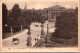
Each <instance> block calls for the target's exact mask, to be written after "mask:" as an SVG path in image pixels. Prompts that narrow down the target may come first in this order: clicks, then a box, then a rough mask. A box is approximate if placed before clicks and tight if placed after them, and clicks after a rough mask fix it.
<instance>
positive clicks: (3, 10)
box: [2, 3, 8, 31]
mask: <svg viewBox="0 0 80 53" xmlns="http://www.w3.org/2000/svg"><path fill="white" fill-rule="evenodd" d="M7 14H8V10H7V7H6V5H5V4H4V3H3V4H2V28H3V31H4V30H5V24H7Z"/></svg>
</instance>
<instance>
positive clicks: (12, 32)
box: [11, 27, 13, 36]
mask: <svg viewBox="0 0 80 53" xmlns="http://www.w3.org/2000/svg"><path fill="white" fill-rule="evenodd" d="M11 36H13V29H12V27H11Z"/></svg>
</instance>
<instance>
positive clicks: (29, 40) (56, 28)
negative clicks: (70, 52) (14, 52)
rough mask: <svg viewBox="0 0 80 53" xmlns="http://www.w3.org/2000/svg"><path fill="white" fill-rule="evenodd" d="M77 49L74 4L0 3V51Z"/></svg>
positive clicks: (57, 2) (76, 14)
mask: <svg viewBox="0 0 80 53" xmlns="http://www.w3.org/2000/svg"><path fill="white" fill-rule="evenodd" d="M68 47H78V2H73V1H70V2H59V1H54V2H39V1H38V2H28V1H24V2H2V48H8V49H28V48H32V49H33V48H36V49H37V48H40V49H42V48H49V49H51V48H68Z"/></svg>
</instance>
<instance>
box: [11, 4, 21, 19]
mask: <svg viewBox="0 0 80 53" xmlns="http://www.w3.org/2000/svg"><path fill="white" fill-rule="evenodd" d="M20 15H21V9H20V8H19V5H18V4H15V5H14V6H13V8H12V17H13V18H15V20H17V18H18V17H19V16H20Z"/></svg>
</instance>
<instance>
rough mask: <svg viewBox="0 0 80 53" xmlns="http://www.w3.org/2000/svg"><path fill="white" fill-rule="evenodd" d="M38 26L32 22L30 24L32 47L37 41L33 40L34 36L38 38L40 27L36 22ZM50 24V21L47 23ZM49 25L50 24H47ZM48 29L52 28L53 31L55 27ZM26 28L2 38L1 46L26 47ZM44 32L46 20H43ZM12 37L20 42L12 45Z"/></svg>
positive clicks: (45, 30)
mask: <svg viewBox="0 0 80 53" xmlns="http://www.w3.org/2000/svg"><path fill="white" fill-rule="evenodd" d="M37 24H38V25H39V26H38V27H35V26H34V23H32V24H31V26H30V29H31V30H30V31H31V38H32V39H31V43H32V46H31V47H33V46H34V45H35V43H36V42H37V41H35V38H38V39H39V40H40V35H41V27H40V24H39V23H37ZM49 24H50V23H49ZM49 26H50V25H49ZM50 30H52V31H53V32H54V30H55V28H53V29H52V28H51V29H50ZM27 32H28V30H27V29H25V30H24V31H21V33H18V34H16V35H13V36H12V37H9V38H6V39H3V41H2V45H3V47H7V48H27V45H26V44H27V41H26V40H27V38H28V36H29V35H28V34H27ZM44 32H45V34H46V32H47V22H45V24H44ZM13 38H18V39H19V41H20V43H19V44H17V45H14V43H13V42H12V39H13Z"/></svg>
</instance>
